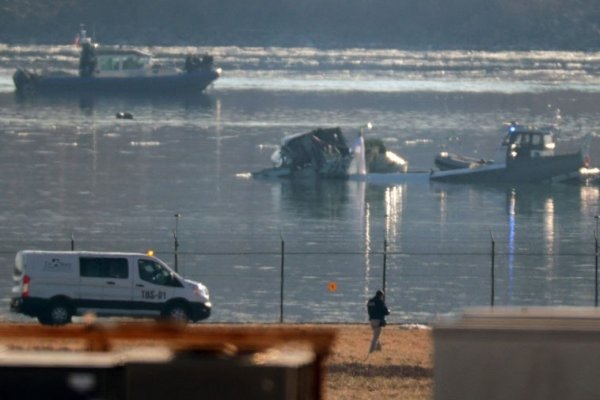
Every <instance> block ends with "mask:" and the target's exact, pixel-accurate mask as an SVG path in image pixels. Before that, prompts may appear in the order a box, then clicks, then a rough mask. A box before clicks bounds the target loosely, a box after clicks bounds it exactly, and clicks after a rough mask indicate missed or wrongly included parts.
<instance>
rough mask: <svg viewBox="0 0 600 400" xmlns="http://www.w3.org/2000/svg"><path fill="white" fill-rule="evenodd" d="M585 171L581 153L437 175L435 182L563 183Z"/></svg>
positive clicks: (454, 170) (432, 174) (455, 170)
mask: <svg viewBox="0 0 600 400" xmlns="http://www.w3.org/2000/svg"><path fill="white" fill-rule="evenodd" d="M582 167H584V155H583V154H582V153H581V152H578V153H573V154H561V155H555V156H551V157H531V158H517V159H514V160H511V161H510V162H508V163H507V164H496V163H494V164H487V165H482V166H479V167H475V168H462V169H453V170H447V171H435V172H432V173H431V175H430V179H431V180H432V181H438V182H456V183H490V184H493V183H536V182H544V181H550V180H553V179H560V178H561V177H565V176H569V175H571V174H574V173H577V172H578V171H579V170H580V169H581V168H582Z"/></svg>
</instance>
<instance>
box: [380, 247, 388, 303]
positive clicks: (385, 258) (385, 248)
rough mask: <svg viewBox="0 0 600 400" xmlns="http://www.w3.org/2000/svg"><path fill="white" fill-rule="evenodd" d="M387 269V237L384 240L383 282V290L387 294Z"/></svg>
mask: <svg viewBox="0 0 600 400" xmlns="http://www.w3.org/2000/svg"><path fill="white" fill-rule="evenodd" d="M386 269H387V237H384V238H383V282H382V286H381V290H383V293H385V283H386V277H385V274H386Z"/></svg>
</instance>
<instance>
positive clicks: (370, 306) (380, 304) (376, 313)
mask: <svg viewBox="0 0 600 400" xmlns="http://www.w3.org/2000/svg"><path fill="white" fill-rule="evenodd" d="M367 312H368V313H369V319H379V320H385V316H386V315H390V310H388V308H387V306H386V305H385V302H384V301H383V300H382V299H380V298H379V297H378V296H374V297H372V298H370V299H369V301H368V302H367Z"/></svg>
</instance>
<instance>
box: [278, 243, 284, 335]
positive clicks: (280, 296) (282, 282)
mask: <svg viewBox="0 0 600 400" xmlns="http://www.w3.org/2000/svg"><path fill="white" fill-rule="evenodd" d="M279 237H280V238H281V287H280V289H279V323H280V324H282V323H283V288H284V274H283V269H284V268H283V267H284V265H285V263H284V260H285V242H284V241H283V235H281V234H279Z"/></svg>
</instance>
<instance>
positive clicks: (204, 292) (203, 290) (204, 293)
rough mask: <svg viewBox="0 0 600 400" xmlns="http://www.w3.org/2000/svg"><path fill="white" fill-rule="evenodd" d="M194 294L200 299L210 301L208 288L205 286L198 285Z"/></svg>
mask: <svg viewBox="0 0 600 400" xmlns="http://www.w3.org/2000/svg"><path fill="white" fill-rule="evenodd" d="M194 293H195V294H196V295H197V296H199V297H203V298H205V299H206V300H208V299H209V294H208V288H207V287H206V286H204V285H200V284H197V285H196V288H194Z"/></svg>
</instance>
